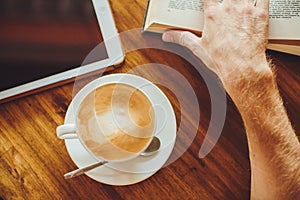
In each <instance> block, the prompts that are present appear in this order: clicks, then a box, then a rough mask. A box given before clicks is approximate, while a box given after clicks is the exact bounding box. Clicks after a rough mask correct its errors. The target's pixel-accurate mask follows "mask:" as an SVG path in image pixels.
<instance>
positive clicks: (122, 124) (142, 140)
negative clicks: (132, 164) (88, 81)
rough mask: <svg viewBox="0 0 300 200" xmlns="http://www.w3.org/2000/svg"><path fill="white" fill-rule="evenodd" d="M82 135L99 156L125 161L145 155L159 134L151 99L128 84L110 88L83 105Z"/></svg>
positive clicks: (92, 95) (97, 92) (79, 117)
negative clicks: (152, 140) (153, 139)
mask: <svg viewBox="0 0 300 200" xmlns="http://www.w3.org/2000/svg"><path fill="white" fill-rule="evenodd" d="M77 124H78V126H77V128H78V135H79V137H80V138H81V140H82V141H83V143H84V144H85V146H86V147H87V148H88V150H89V151H90V152H92V153H93V154H94V155H95V156H97V157H99V158H101V159H105V160H123V159H127V158H130V157H132V156H134V155H136V154H139V153H140V152H141V151H143V150H144V149H145V148H146V147H147V145H148V144H149V142H150V140H151V138H152V135H153V133H154V131H155V118H154V110H153V108H152V105H151V102H150V101H149V99H148V98H147V96H146V95H145V94H144V93H143V92H141V91H140V90H138V89H136V88H134V87H132V86H129V85H127V84H120V83H118V84H116V83H113V84H107V85H104V86H101V87H99V88H97V89H95V90H94V91H93V92H91V93H90V94H89V95H88V96H87V97H86V98H85V99H84V100H83V102H82V103H81V105H80V107H79V112H78V115H77Z"/></svg>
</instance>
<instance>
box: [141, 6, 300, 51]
mask: <svg viewBox="0 0 300 200" xmlns="http://www.w3.org/2000/svg"><path fill="white" fill-rule="evenodd" d="M203 22H204V16H203V0H148V6H147V10H146V14H145V19H144V24H143V31H150V32H158V33H162V32H164V31H165V30H167V29H182V30H190V31H192V32H195V33H201V30H202V28H203ZM268 49H272V50H277V51H282V52H286V53H291V54H295V55H299V56H300V8H299V0H289V1H286V0H270V24H269V44H268Z"/></svg>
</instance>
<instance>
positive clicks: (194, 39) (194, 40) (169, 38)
mask: <svg viewBox="0 0 300 200" xmlns="http://www.w3.org/2000/svg"><path fill="white" fill-rule="evenodd" d="M162 39H163V41H165V42H173V43H176V44H180V45H182V46H184V47H186V48H188V49H190V50H191V51H193V50H194V49H195V48H196V46H198V45H199V42H200V38H199V37H198V36H196V35H195V34H193V33H191V32H189V31H166V32H164V34H163V36H162Z"/></svg>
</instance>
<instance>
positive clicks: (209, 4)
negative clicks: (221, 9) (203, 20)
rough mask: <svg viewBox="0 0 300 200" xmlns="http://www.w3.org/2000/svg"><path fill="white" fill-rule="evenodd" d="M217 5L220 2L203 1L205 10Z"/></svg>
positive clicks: (215, 0) (212, 0)
mask: <svg viewBox="0 0 300 200" xmlns="http://www.w3.org/2000/svg"><path fill="white" fill-rule="evenodd" d="M217 4H219V1H218V0H204V1H203V8H204V9H207V8H208V7H210V6H215V5H217Z"/></svg>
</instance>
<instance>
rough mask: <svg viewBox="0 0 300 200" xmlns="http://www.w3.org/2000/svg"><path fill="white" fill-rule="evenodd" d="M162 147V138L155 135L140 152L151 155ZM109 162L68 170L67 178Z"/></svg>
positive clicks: (65, 176) (143, 154)
mask: <svg viewBox="0 0 300 200" xmlns="http://www.w3.org/2000/svg"><path fill="white" fill-rule="evenodd" d="M159 148H160V140H159V138H158V137H156V136H154V137H153V139H152V141H151V143H150V144H149V146H148V147H147V148H146V149H145V151H143V152H142V153H140V155H141V156H151V155H153V154H154V153H156V152H157V151H158V150H159ZM106 163H108V161H100V162H97V163H94V164H92V165H89V166H86V167H83V168H79V169H76V170H73V171H71V172H68V173H66V174H65V175H64V178H65V179H70V178H74V177H76V176H79V175H81V174H83V173H85V172H87V171H90V170H92V169H95V168H96V167H99V166H101V165H104V164H106Z"/></svg>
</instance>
